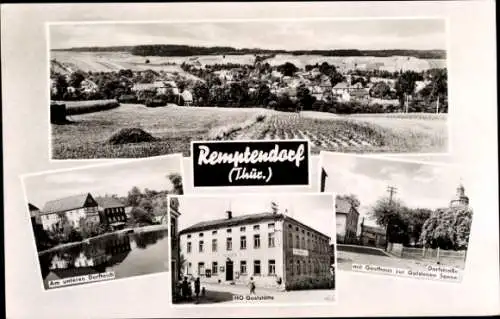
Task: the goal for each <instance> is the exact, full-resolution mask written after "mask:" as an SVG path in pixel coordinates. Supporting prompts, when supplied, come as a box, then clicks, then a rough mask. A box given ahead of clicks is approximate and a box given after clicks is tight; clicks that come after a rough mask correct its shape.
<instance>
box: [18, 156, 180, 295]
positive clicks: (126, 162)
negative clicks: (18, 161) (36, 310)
mask: <svg viewBox="0 0 500 319" xmlns="http://www.w3.org/2000/svg"><path fill="white" fill-rule="evenodd" d="M174 157H179V161H180V166H179V169H180V172H179V175H180V176H181V177H182V182H183V183H184V174H183V172H184V161H183V157H182V154H179V153H175V154H169V155H161V156H154V157H148V158H141V159H132V160H130V159H129V160H126V161H120V162H117V163H102V164H93V165H86V166H79V167H73V168H63V169H55V170H47V171H42V172H36V173H27V174H21V175H19V179H20V182H21V186H22V190H23V197H24V203H25V204H24V206H25V207H26V208H27V207H28V203H29V200H28V194H27V191H26V184H25V179H26V178H29V177H33V176H43V175H51V174H58V173H64V172H72V171H84V170H87V169H92V168H100V167H106V166H117V165H127V164H135V163H138V162H143V161H151V160H161V159H167V158H174ZM167 198H168V195H167ZM167 211H168V209H167ZM26 216H27V217H30V213H29V210H27V215H26ZM169 223H170V221H169ZM26 224H27V225H28V226H30V228H29V233H30V234H31V237H32V242H33V244H34V253H35V258H34V259H35V263H36V265H37V273H38V274H39V277H40V278H39V279H40V283H41V288H42V291H44V292H48V291H60V290H61V289H67V288H76V287H78V288H81V287H87V286H89V285H91V286H94V285H100V284H109V283H111V282H115V281H117V280H118V281H123V280H132V279H138V278H140V277H143V276H152V275H159V274H164V273H170V271H171V269H170V267H171V265H170V264H168V265H167V268H168V269H167V270H164V271H159V272H155V273H150V274H144V275H136V276H129V277H123V278H115V279H112V280H103V281H96V282H89V283H84V284H75V285H68V286H61V287H58V288H45V285H44V283H43V276H42V267H41V265H40V259H39V251H38V249H37V247H36V241H35V234H34V232H33V230H32V229H31V228H32V227H31V219H30V218H29V219H28V221H27V222H26ZM169 225H170V224H168V226H167V227H169ZM166 229H168V231H170V230H169V228H166ZM165 237H166V238H167V241H168V245H170V240H169V237H168V233H167V236H165ZM170 255H171V251H169V256H170ZM169 262H170V260H169Z"/></svg>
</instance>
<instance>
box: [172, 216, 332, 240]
mask: <svg viewBox="0 0 500 319" xmlns="http://www.w3.org/2000/svg"><path fill="white" fill-rule="evenodd" d="M281 219H288V220H291V221H294V222H296V223H298V224H301V225H302V226H304V227H305V228H308V229H309V230H312V231H315V232H317V233H319V234H321V235H323V236H325V237H328V238H330V236H328V235H326V234H323V233H321V232H319V231H317V230H315V229H314V228H311V227H309V226H307V225H305V224H304V223H301V222H300V221H298V220H296V219H294V218H292V217H290V216H287V215H285V214H274V213H269V212H266V213H257V214H245V215H240V216H234V217H232V218H221V219H214V220H209V221H203V222H199V223H197V224H194V225H192V226H190V227H187V228H184V229H183V230H181V231H180V232H179V235H182V234H187V233H194V232H199V231H204V230H209V229H218V228H223V227H233V226H238V225H247V224H252V223H259V222H263V221H266V220H281Z"/></svg>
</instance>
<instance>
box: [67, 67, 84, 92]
mask: <svg viewBox="0 0 500 319" xmlns="http://www.w3.org/2000/svg"><path fill="white" fill-rule="evenodd" d="M83 80H85V74H83V72H81V71H75V72H73V73H71V76H70V78H69V85H70V86H72V87H74V88H75V89H78V88H80V85H81V84H82V82H83Z"/></svg>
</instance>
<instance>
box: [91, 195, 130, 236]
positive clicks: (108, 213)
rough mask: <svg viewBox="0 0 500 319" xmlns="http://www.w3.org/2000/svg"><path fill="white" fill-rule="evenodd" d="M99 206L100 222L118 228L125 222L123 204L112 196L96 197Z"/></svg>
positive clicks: (125, 216)
mask: <svg viewBox="0 0 500 319" xmlns="http://www.w3.org/2000/svg"><path fill="white" fill-rule="evenodd" d="M95 200H96V202H97V203H98V205H99V206H98V207H99V215H100V219H101V223H102V224H104V225H108V226H109V227H110V228H111V229H120V228H123V227H124V226H125V223H126V222H127V215H126V214H125V205H124V204H123V203H122V202H121V201H120V200H118V199H117V198H113V197H96V199H95Z"/></svg>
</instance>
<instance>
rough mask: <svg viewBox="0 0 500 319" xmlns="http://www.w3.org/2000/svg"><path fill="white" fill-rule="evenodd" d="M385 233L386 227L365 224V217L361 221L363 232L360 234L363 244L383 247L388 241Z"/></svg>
mask: <svg viewBox="0 0 500 319" xmlns="http://www.w3.org/2000/svg"><path fill="white" fill-rule="evenodd" d="M385 235H386V231H385V229H383V228H382V227H375V226H368V225H365V219H364V218H363V221H362V222H361V233H360V235H359V241H360V243H361V245H363V246H372V247H379V248H383V247H385V243H386V240H385Z"/></svg>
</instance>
